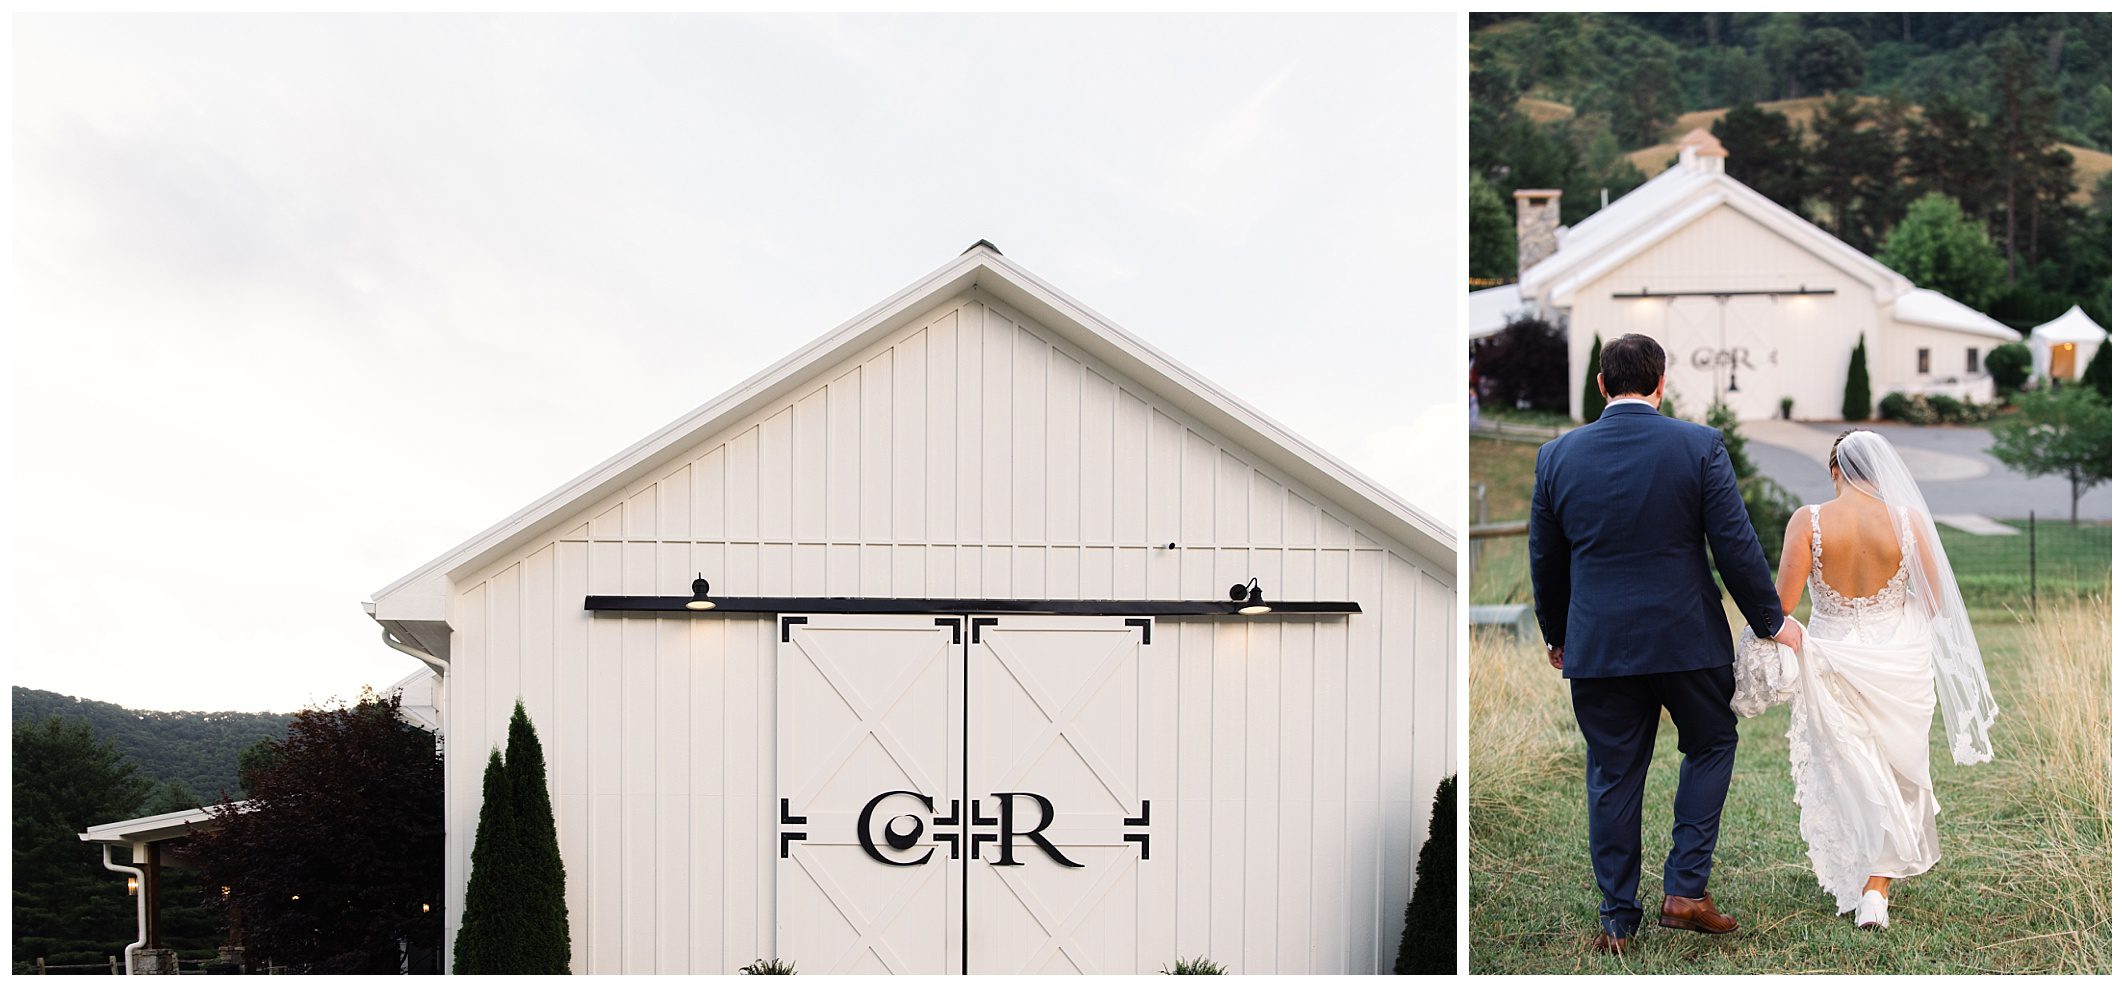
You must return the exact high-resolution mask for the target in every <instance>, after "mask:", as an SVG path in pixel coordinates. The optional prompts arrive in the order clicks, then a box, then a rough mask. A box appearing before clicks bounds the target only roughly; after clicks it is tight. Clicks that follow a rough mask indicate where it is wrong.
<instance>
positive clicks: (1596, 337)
mask: <svg viewBox="0 0 2124 987" xmlns="http://www.w3.org/2000/svg"><path fill="white" fill-rule="evenodd" d="M1599 378H1600V333H1597V332H1596V333H1594V334H1593V352H1592V354H1591V355H1589V356H1587V357H1586V386H1585V390H1584V391H1583V392H1581V393H1580V394H1579V397H1578V417H1579V418H1581V419H1583V420H1585V421H1592V420H1593V419H1595V418H1599V417H1600V413H1601V412H1603V411H1606V410H1608V401H1607V399H1606V398H1603V397H1601V396H1600V380H1599Z"/></svg>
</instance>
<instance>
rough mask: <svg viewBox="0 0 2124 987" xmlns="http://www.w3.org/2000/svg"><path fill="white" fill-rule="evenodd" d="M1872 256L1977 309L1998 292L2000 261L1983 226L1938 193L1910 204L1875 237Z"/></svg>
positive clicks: (1920, 284)
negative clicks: (1883, 235) (1892, 224)
mask: <svg viewBox="0 0 2124 987" xmlns="http://www.w3.org/2000/svg"><path fill="white" fill-rule="evenodd" d="M1877 259H1878V260H1879V261H1880V262H1881V263H1883V264H1886V265H1888V266H1889V267H1891V268H1894V269H1895V270H1896V271H1897V272H1898V273H1900V274H1902V275H1903V276H1904V277H1907V278H1909V279H1910V280H1911V282H1912V283H1913V284H1916V285H1917V286H1918V287H1920V288H1931V289H1933V290H1934V291H1938V292H1940V293H1942V294H1945V295H1947V296H1948V297H1950V298H1953V299H1955V300H1957V301H1960V302H1962V303H1963V304H1965V305H1968V306H1970V307H1972V308H1978V309H1981V308H1983V307H1984V306H1986V305H1989V304H1991V302H1992V300H1993V299H1995V298H1997V297H1998V296H1999V293H2000V292H2002V291H2004V290H2005V288H2006V285H2005V276H2006V260H2005V258H2003V257H2001V256H1999V250H1998V247H1996V246H1995V245H1993V244H1992V242H1991V237H1990V236H1989V235H1987V234H1986V233H1985V232H1984V224H1983V223H1982V222H1979V221H1977V220H1975V219H1972V218H1970V217H1967V216H1964V215H1962V207H1961V206H1960V205H1959V204H1958V203H1956V202H1955V201H1954V200H1953V199H1951V198H1949V197H1947V196H1946V195H1944V194H1942V193H1939V192H1927V193H1926V194H1925V195H1924V196H1923V197H1922V198H1920V199H1918V200H1917V201H1916V202H1913V203H1911V204H1910V211H1909V212H1908V213H1906V214H1904V216H1903V221H1902V222H1900V223H1897V224H1895V228H1894V229H1892V230H1889V231H1888V236H1887V237H1886V238H1885V239H1883V240H1882V241H1881V250H1880V253H1879V255H1878V257H1877Z"/></svg>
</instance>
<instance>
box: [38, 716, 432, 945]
mask: <svg viewBox="0 0 2124 987" xmlns="http://www.w3.org/2000/svg"><path fill="white" fill-rule="evenodd" d="M25 692H32V693H34V692H35V690H23V689H19V688H18V689H17V690H16V717H15V722H14V731H13V790H12V794H13V799H14V830H15V844H14V856H13V865H14V875H15V877H14V907H13V913H12V915H13V927H14V942H13V949H14V966H15V970H16V971H17V972H25V971H27V970H29V969H31V968H32V964H33V963H34V961H35V960H36V959H38V958H40V957H41V958H43V959H45V961H46V962H47V963H50V964H66V963H90V964H94V963H100V962H102V961H103V959H104V957H106V956H114V955H117V954H118V953H120V952H121V951H122V950H123V948H124V946H125V945H126V944H127V943H129V942H131V941H132V940H133V937H134V928H135V927H134V922H135V916H134V899H133V898H132V897H131V896H130V895H128V893H127V889H126V881H125V879H124V878H123V877H122V876H120V875H118V874H115V873H112V872H109V871H107V870H105V869H104V868H103V866H102V862H101V861H100V859H99V858H98V848H97V847H95V846H93V845H91V844H86V843H83V842H81V840H80V839H79V837H78V834H79V833H81V832H83V831H84V830H86V829H87V828H88V827H90V826H93V825H96V824H99V823H107V822H115V821H118V820H122V819H127V818H132V817H135V816H141V815H150V814H155V813H159V812H166V811H175V810H178V809H188V808H195V807H199V806H200V801H199V800H198V799H196V798H192V797H189V792H185V791H181V789H183V788H184V787H185V786H184V783H183V782H182V781H181V779H182V778H183V777H186V776H182V775H180V776H175V777H173V778H172V779H170V780H162V779H161V778H159V777H158V776H156V775H153V774H150V773H149V772H148V771H146V770H144V769H143V767H142V765H141V763H140V760H141V759H140V758H136V756H134V755H133V754H132V753H131V752H130V751H129V750H128V749H127V748H126V746H125V745H124V744H121V743H120V742H119V740H118V739H117V738H116V737H113V736H108V735H105V734H104V732H103V731H104V729H105V726H106V725H108V726H116V727H119V728H120V729H121V732H123V734H124V736H126V737H127V738H128V740H129V741H131V742H132V743H139V744H146V745H147V749H146V750H143V751H142V753H143V754H146V755H150V756H152V755H153V753H155V751H154V747H153V744H154V740H153V738H154V736H155V735H156V732H157V731H158V730H169V729H172V725H173V724H181V725H184V726H183V729H184V730H190V729H192V727H191V724H193V723H202V722H203V723H212V722H218V721H220V720H221V719H222V718H223V716H224V714H211V715H206V716H202V714H135V713H134V712H133V711H129V710H123V709H121V708H120V707H116V706H112V705H111V704H108V703H89V702H77V701H75V700H72V699H71V698H70V697H54V696H53V694H51V693H37V694H35V695H32V696H30V697H27V698H28V700H29V702H28V703H27V705H28V707H29V708H39V709H49V708H55V707H56V708H58V709H61V710H63V711H64V712H65V713H66V714H76V715H62V714H53V713H47V714H46V715H43V716H25V715H24V709H25V696H24V693H25ZM54 698H56V699H61V700H65V701H66V702H65V704H55V703H53V702H52V699H54ZM113 710H115V711H117V712H118V713H120V714H125V715H123V716H113V715H112V713H111V711H113ZM84 713H85V714H86V715H82V714H84ZM243 716H259V717H266V719H267V720H268V721H269V722H262V721H257V720H253V721H248V722H249V729H251V730H254V731H255V730H260V729H263V730H265V731H266V733H267V735H266V736H263V737H254V736H252V735H250V734H247V733H245V731H244V729H242V728H237V727H234V726H232V727H231V728H230V730H229V731H227V733H226V735H223V734H220V733H215V734H214V742H213V743H211V744H210V743H208V742H206V741H199V746H200V747H202V748H209V747H210V748H213V749H215V750H218V751H219V754H218V755H216V756H214V757H213V758H203V757H200V756H199V755H198V754H197V752H196V750H195V751H194V753H193V760H197V761H198V762H199V763H192V762H191V761H179V762H169V763H178V764H182V765H185V766H186V767H187V768H188V769H196V770H198V771H202V772H205V773H206V775H205V777H203V778H202V779H201V780H200V783H201V784H202V785H212V786H213V787H214V789H215V792H216V795H217V796H218V797H217V798H216V799H215V800H213V801H210V802H209V803H207V806H208V808H209V809H210V810H211V811H212V812H213V813H214V814H215V816H216V817H217V822H218V823H219V828H218V830H214V831H210V832H203V833H200V834H197V835H192V836H189V837H186V838H183V839H181V840H175V841H170V842H168V843H165V844H163V846H164V848H165V852H164V859H165V866H164V868H163V870H162V877H163V883H162V890H163V896H162V910H161V930H162V940H163V944H164V946H165V947H167V948H172V949H175V950H177V951H178V955H179V956H180V957H182V958H184V959H189V960H198V959H208V958H213V957H215V956H216V947H217V946H219V945H221V944H222V943H224V942H227V941H228V940H229V939H230V938H231V937H230V935H229V931H228V930H229V927H230V925H231V923H232V921H233V922H234V923H235V924H236V925H237V926H239V927H240V930H239V932H238V934H237V935H236V936H235V937H234V938H237V939H239V940H240V941H241V942H242V943H243V944H244V946H245V947H246V948H247V949H249V950H251V953H250V956H251V958H252V959H253V960H254V961H259V960H270V961H271V962H273V963H274V964H275V965H276V966H282V967H286V968H288V969H290V970H293V971H296V972H316V973H397V972H400V969H401V964H402V963H406V964H408V965H409V966H411V967H412V969H413V970H414V972H421V971H422V970H423V969H426V970H429V971H436V970H438V969H439V964H440V955H441V951H442V914H443V910H442V908H441V907H440V904H441V901H442V897H441V895H442V855H443V852H442V840H443V815H442V809H443V807H442V755H441V751H440V746H439V743H438V741H437V739H436V737H435V736H434V735H433V734H430V733H428V732H427V731H425V730H422V729H420V728H418V727H416V726H414V725H412V724H410V723H409V722H407V721H406V720H405V719H404V718H403V717H401V716H400V715H399V704H398V697H397V696H395V695H392V696H376V695H374V694H371V693H367V692H365V693H364V694H363V695H362V697H361V698H360V699H359V700H358V701H357V702H355V703H353V704H339V705H336V706H332V707H326V708H318V709H306V710H303V711H301V712H299V713H295V714H292V715H288V716H271V715H269V714H235V715H232V716H231V718H230V722H231V723H242V722H247V721H244V720H242V719H241V717H243ZM180 732H181V731H180ZM193 739H194V740H197V739H198V738H193ZM217 744H218V746H215V745H217ZM239 744H240V745H242V746H239ZM209 762H211V763H209ZM224 781H226V782H227V783H226V784H224V783H222V782H224ZM243 799H248V800H249V801H248V803H247V804H246V805H245V806H244V807H243V808H242V809H240V810H239V809H238V808H237V806H236V804H235V803H236V802H237V801H239V800H243ZM116 853H117V854H119V856H120V859H124V855H125V851H124V850H123V849H120V850H118V851H116Z"/></svg>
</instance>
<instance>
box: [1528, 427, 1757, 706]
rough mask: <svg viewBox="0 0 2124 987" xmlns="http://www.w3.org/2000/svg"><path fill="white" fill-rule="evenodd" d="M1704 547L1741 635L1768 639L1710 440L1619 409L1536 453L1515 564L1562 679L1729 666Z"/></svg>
mask: <svg viewBox="0 0 2124 987" xmlns="http://www.w3.org/2000/svg"><path fill="white" fill-rule="evenodd" d="M1707 542H1708V543H1709V544H1710V548H1711V553H1710V554H1711V556H1712V558H1715V559H1716V560H1717V562H1718V572H1719V575H1720V576H1722V577H1724V579H1725V583H1726V589H1727V591H1728V592H1731V593H1732V594H1733V600H1734V603H1735V604H1737V605H1738V606H1739V607H1740V612H1741V614H1742V616H1744V617H1746V618H1747V620H1748V625H1749V627H1750V628H1751V629H1753V630H1754V631H1755V633H1756V635H1757V636H1759V637H1771V636H1773V635H1775V634H1776V633H1777V631H1778V628H1779V627H1781V626H1782V625H1783V624H1784V621H1785V614H1784V608H1783V607H1782V606H1781V605H1780V604H1779V602H1778V597H1777V586H1776V584H1775V583H1774V582H1773V581H1772V580H1771V578H1770V565H1769V563H1768V562H1766V561H1765V560H1764V559H1763V551H1762V548H1761V545H1760V543H1759V542H1757V541H1756V538H1755V529H1754V527H1753V526H1751V525H1750V524H1749V523H1748V510H1747V508H1746V506H1744V505H1743V504H1742V503H1741V496H1740V487H1739V485H1738V483H1737V482H1736V481H1735V479H1734V476H1733V464H1732V463H1731V462H1730V461H1728V459H1727V457H1726V446H1725V443H1724V442H1723V441H1722V440H1721V437H1720V436H1719V433H1718V430H1717V429H1713V428H1710V427H1707V426H1704V425H1698V424H1696V423H1694V422H1686V421H1682V420H1680V419H1676V418H1668V417H1666V416H1665V415H1662V414H1660V413H1659V412H1658V411H1657V410H1656V409H1654V408H1652V407H1651V406H1649V405H1644V404H1638V403H1636V402H1622V403H1619V404H1612V405H1609V406H1608V410H1606V411H1604V412H1602V413H1601V416H1600V419H1599V420H1598V421H1594V422H1590V423H1587V424H1586V425H1584V426H1581V427H1579V428H1576V429H1573V430H1571V431H1569V432H1567V433H1565V434H1564V435H1563V436H1562V437H1561V438H1558V439H1556V440H1555V441H1553V442H1550V443H1549V444H1547V445H1544V446H1542V447H1541V452H1540V453H1539V454H1538V455H1537V456H1536V457H1535V459H1534V501H1533V504H1532V507H1531V509H1530V510H1529V512H1528V523H1527V562H1528V566H1529V568H1530V569H1531V570H1532V576H1533V580H1534V613H1535V617H1536V618H1537V619H1538V620H1539V621H1540V623H1541V632H1542V636H1543V637H1545V638H1547V639H1548V642H1549V643H1550V644H1551V645H1555V646H1558V647H1561V648H1563V653H1564V667H1563V673H1564V676H1565V677H1566V678H1573V679H1591V678H1608V677H1612V676H1618V675H1650V674H1654V673H1659V672H1686V671H1692V670H1695V669H1700V668H1715V667H1717V666H1719V665H1726V664H1730V663H1732V661H1733V635H1732V632H1731V631H1730V630H1729V629H1728V628H1727V626H1726V614H1725V609H1724V608H1723V607H1721V606H1720V605H1719V599H1718V585H1717V584H1716V583H1714V582H1712V580H1711V566H1710V564H1709V562H1708V561H1707V560H1706V559H1705V557H1704V546H1705V544H1706V543H1707Z"/></svg>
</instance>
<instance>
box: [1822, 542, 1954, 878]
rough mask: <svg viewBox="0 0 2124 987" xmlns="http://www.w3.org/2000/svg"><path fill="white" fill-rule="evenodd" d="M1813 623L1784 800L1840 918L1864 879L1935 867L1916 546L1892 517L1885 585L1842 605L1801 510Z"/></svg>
mask: <svg viewBox="0 0 2124 987" xmlns="http://www.w3.org/2000/svg"><path fill="white" fill-rule="evenodd" d="M1808 510H1809V512H1810V516H1809V523H1810V525H1811V527H1812V529H1813V543H1814V549H1813V563H1812V566H1811V568H1810V570H1809V573H1808V577H1807V589H1808V593H1809V594H1810V595H1811V596H1812V597H1813V599H1814V618H1813V621H1812V622H1811V623H1810V624H1809V626H1808V628H1807V641H1806V644H1805V646H1804V648H1803V649H1802V651H1801V654H1800V688H1799V694H1798V695H1797V696H1795V697H1794V698H1793V700H1792V726H1791V729H1790V730H1789V731H1787V732H1786V735H1785V736H1786V737H1787V739H1789V740H1790V741H1791V745H1792V782H1793V788H1794V791H1795V796H1794V799H1793V801H1795V802H1797V803H1798V804H1799V807H1800V835H1801V836H1802V837H1803V838H1804V839H1805V840H1806V841H1807V856H1808V858H1809V859H1810V860H1811V862H1812V863H1813V865H1814V876H1815V879H1816V880H1817V881H1819V882H1820V883H1821V886H1822V890H1824V891H1827V892H1829V893H1830V894H1832V895H1835V896H1836V908H1837V912H1838V913H1839V914H1842V913H1844V912H1848V911H1851V910H1852V909H1854V908H1856V907H1858V903H1859V900H1860V898H1861V897H1862V896H1863V892H1864V888H1865V884H1866V879H1867V878H1868V877H1869V876H1872V875H1876V874H1877V875H1881V876H1885V877H1896V878H1901V877H1913V876H1916V875H1918V874H1922V873H1924V872H1925V871H1927V870H1930V869H1931V868H1932V865H1933V864H1935V863H1937V862H1939V859H1940V847H1939V833H1938V830H1937V829H1936V828H1935V824H1934V819H1933V817H1934V816H1935V815H1937V814H1938V813H1939V811H1940V806H1939V802H1938V801H1936V800H1935V799H1934V798H1933V795H1932V773H1931V768H1930V764H1929V761H1928V757H1927V753H1928V745H1927V740H1928V736H1929V734H1930V732H1931V728H1932V713H1933V707H1934V705H1935V703H1936V702H1937V700H1936V698H1935V696H1934V692H1933V665H1932V640H1931V636H1930V634H1929V632H1928V630H1927V628H1928V624H1927V621H1926V619H1925V616H1924V614H1923V611H1922V610H1921V609H1920V608H1919V606H1918V604H1917V602H1916V598H1915V596H1914V595H1913V594H1912V593H1911V591H1910V565H1911V559H1912V557H1913V555H1914V554H1915V553H1914V543H1915V539H1914V536H1913V533H1912V530H1911V524H1910V517H1909V515H1908V514H1907V513H1904V514H1901V515H1899V518H1898V528H1899V530H1898V533H1897V534H1898V537H1897V541H1898V542H1899V543H1900V546H1901V549H1902V556H1903V557H1902V561H1901V563H1900V564H1899V565H1898V566H1897V568H1896V572H1895V575H1894V576H1893V577H1891V578H1890V579H1889V580H1888V584H1887V585H1886V586H1883V587H1881V589H1880V590H1879V591H1878V592H1876V593H1874V594H1873V595H1871V596H1867V597H1863V598H1861V599H1856V600H1854V599H1850V598H1847V597H1845V596H1844V595H1843V594H1841V593H1838V592H1837V591H1836V590H1835V589H1832V588H1831V587H1830V586H1829V585H1828V583H1827V582H1826V581H1824V580H1823V579H1822V528H1821V508H1820V507H1819V506H1810V507H1809V508H1808Z"/></svg>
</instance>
